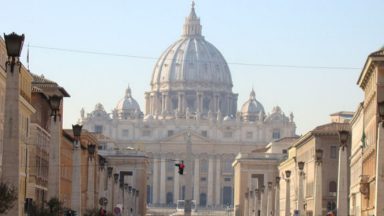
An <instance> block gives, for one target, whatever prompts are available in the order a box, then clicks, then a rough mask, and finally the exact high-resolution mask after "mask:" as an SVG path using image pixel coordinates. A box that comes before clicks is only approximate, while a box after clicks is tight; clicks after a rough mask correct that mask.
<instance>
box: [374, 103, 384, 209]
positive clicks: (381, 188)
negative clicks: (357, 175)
mask: <svg viewBox="0 0 384 216" xmlns="http://www.w3.org/2000/svg"><path fill="white" fill-rule="evenodd" d="M377 105H378V112H379V117H380V119H379V124H378V126H377V144H376V182H375V184H376V185H375V186H376V191H375V197H376V201H375V215H384V197H383V196H384V170H383V169H384V168H383V165H384V164H383V163H384V152H383V151H384V149H383V145H384V136H383V134H384V131H383V130H384V101H381V102H379V103H378V104H377Z"/></svg>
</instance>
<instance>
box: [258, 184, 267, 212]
mask: <svg viewBox="0 0 384 216" xmlns="http://www.w3.org/2000/svg"><path fill="white" fill-rule="evenodd" d="M259 191H260V215H266V212H267V208H266V205H265V204H266V202H265V201H266V200H265V186H264V185H262V186H261V187H260V189H259Z"/></svg>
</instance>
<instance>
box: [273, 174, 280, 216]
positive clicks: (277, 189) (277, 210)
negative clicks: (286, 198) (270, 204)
mask: <svg viewBox="0 0 384 216" xmlns="http://www.w3.org/2000/svg"><path fill="white" fill-rule="evenodd" d="M275 181H276V182H275V212H274V216H279V215H280V177H279V176H276V179H275Z"/></svg>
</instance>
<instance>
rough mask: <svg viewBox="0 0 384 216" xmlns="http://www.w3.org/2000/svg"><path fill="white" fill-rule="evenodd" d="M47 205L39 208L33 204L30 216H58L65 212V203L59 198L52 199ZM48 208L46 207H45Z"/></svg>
mask: <svg viewBox="0 0 384 216" xmlns="http://www.w3.org/2000/svg"><path fill="white" fill-rule="evenodd" d="M45 204H46V205H43V206H37V205H36V203H33V204H32V206H31V207H30V210H29V215H30V216H57V215H62V213H63V212H64V207H63V203H62V202H60V200H59V199H58V198H51V199H50V200H48V202H46V203H45ZM45 206H46V207H45Z"/></svg>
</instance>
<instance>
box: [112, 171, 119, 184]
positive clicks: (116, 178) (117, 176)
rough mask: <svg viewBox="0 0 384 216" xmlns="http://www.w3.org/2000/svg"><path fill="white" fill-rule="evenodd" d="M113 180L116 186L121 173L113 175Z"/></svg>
mask: <svg viewBox="0 0 384 216" xmlns="http://www.w3.org/2000/svg"><path fill="white" fill-rule="evenodd" d="M113 179H114V180H115V184H117V182H118V181H119V173H115V174H113Z"/></svg>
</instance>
